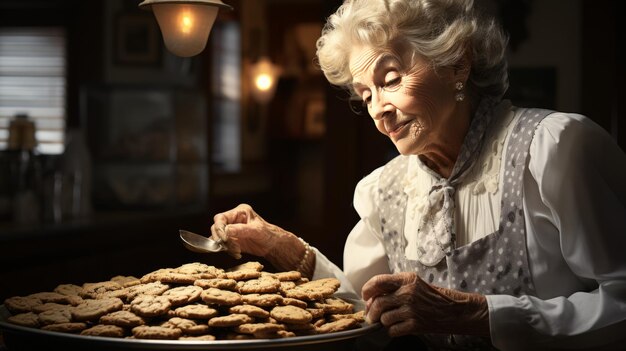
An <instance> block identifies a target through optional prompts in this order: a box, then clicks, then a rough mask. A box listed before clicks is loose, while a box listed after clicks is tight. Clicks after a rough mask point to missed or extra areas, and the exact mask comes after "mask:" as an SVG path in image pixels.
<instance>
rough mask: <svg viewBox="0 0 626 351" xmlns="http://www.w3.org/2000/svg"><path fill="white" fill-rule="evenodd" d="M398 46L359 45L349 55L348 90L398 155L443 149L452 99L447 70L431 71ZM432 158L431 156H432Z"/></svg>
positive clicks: (449, 127) (451, 82) (450, 130)
mask: <svg viewBox="0 0 626 351" xmlns="http://www.w3.org/2000/svg"><path fill="white" fill-rule="evenodd" d="M401 51H402V50H401V49H395V50H394V49H390V50H380V49H377V50H376V49H373V48H371V47H367V46H365V47H359V48H355V49H353V50H352V52H351V55H350V72H351V73H352V76H353V87H354V91H355V92H356V93H357V94H358V95H359V96H360V97H361V98H362V99H363V102H364V104H365V105H366V106H367V110H368V112H369V114H370V116H371V117H372V118H373V119H374V123H375V124H376V128H377V129H378V130H379V131H380V132H381V133H383V134H385V135H387V136H388V137H389V138H390V139H391V141H392V142H393V143H394V145H395V146H396V148H397V149H398V151H399V152H400V153H401V154H403V155H410V154H414V155H428V154H430V153H437V152H438V151H437V150H439V149H440V148H441V147H444V148H445V146H446V145H445V144H446V143H447V142H448V140H447V139H449V138H451V136H453V135H455V134H458V133H454V129H455V128H458V124H459V123H454V120H453V117H454V115H455V110H456V105H457V102H456V100H455V99H454V95H455V89H454V84H455V81H454V74H453V70H452V69H450V68H448V69H440V70H439V71H438V72H435V71H434V69H433V68H432V67H431V66H430V65H429V63H428V62H427V61H426V60H424V59H423V58H417V59H413V60H411V57H410V54H409V52H410V51H409V50H404V52H407V54H404V55H402V54H398V52H401ZM435 157H436V155H435Z"/></svg>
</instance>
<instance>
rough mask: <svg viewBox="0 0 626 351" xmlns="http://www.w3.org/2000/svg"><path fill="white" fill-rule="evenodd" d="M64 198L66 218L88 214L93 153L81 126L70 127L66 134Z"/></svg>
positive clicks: (63, 156) (62, 164)
mask: <svg viewBox="0 0 626 351" xmlns="http://www.w3.org/2000/svg"><path fill="white" fill-rule="evenodd" d="M60 164H61V165H60V167H61V174H62V178H63V182H62V199H61V212H62V214H63V218H64V219H76V218H82V217H85V216H88V215H90V214H91V212H92V204H91V167H92V165H91V155H90V153H89V149H88V148H87V143H86V141H85V136H84V133H83V131H82V129H80V128H73V129H68V130H67V131H66V134H65V151H64V152H63V155H62V156H61V162H60Z"/></svg>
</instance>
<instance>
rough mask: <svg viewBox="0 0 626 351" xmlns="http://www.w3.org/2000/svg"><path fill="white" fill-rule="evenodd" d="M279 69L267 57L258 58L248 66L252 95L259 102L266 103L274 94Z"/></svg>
mask: <svg viewBox="0 0 626 351" xmlns="http://www.w3.org/2000/svg"><path fill="white" fill-rule="evenodd" d="M279 75H280V69H279V68H278V66H276V65H274V64H273V63H272V62H271V61H270V60H269V59H268V58H267V57H262V58H260V59H259V60H258V61H257V62H256V63H254V64H252V66H251V67H250V76H251V78H252V83H253V84H252V97H253V98H254V99H255V100H256V101H257V102H260V103H267V102H268V101H269V100H271V99H272V97H273V96H274V92H275V90H276V82H277V80H278V76H279Z"/></svg>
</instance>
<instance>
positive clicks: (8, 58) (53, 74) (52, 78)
mask: <svg viewBox="0 0 626 351" xmlns="http://www.w3.org/2000/svg"><path fill="white" fill-rule="evenodd" d="M66 64H67V60H66V34H65V30H64V29H63V28H57V27H15V28H12V27H11V28H9V27H4V28H0V149H6V148H7V140H8V137H9V131H8V129H9V123H10V121H11V119H12V118H14V117H15V116H16V115H18V114H26V115H28V116H29V117H30V118H31V119H32V120H33V121H34V122H35V128H36V132H35V138H36V139H37V143H38V146H37V150H38V151H39V152H40V153H43V154H60V153H62V152H63V150H64V138H65V120H66V98H65V97H66V85H67V78H66Z"/></svg>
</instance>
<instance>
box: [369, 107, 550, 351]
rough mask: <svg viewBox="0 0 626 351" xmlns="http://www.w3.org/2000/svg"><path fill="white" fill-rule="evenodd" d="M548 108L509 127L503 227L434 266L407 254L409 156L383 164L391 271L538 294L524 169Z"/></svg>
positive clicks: (477, 343) (462, 342) (455, 345)
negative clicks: (405, 185) (530, 256)
mask: <svg viewBox="0 0 626 351" xmlns="http://www.w3.org/2000/svg"><path fill="white" fill-rule="evenodd" d="M550 113H552V111H549V110H542V109H524V110H523V111H522V114H521V116H520V117H519V119H518V121H517V123H515V125H514V126H513V128H512V129H511V131H510V132H509V141H508V143H507V147H506V153H505V158H504V159H503V162H505V166H504V172H503V173H502V174H501V175H500V177H501V179H500V183H501V184H502V201H501V206H502V208H501V215H500V225H499V229H498V230H497V231H496V232H494V233H491V234H489V235H487V236H485V237H483V238H481V239H479V240H477V241H474V242H472V243H470V244H468V245H465V246H462V247H456V245H454V247H453V249H452V250H449V251H448V252H447V253H446V254H445V259H442V260H441V261H440V262H439V263H438V264H436V265H434V266H426V265H424V264H422V263H420V262H419V261H417V260H409V259H407V258H406V256H405V253H404V252H405V248H406V245H407V243H406V239H405V236H404V219H405V215H406V203H407V196H406V194H405V193H404V189H403V182H402V179H403V177H404V176H405V174H406V172H407V166H408V157H406V156H398V157H396V158H395V159H393V160H392V161H390V162H389V163H388V164H387V165H386V166H385V167H384V169H383V171H382V173H381V176H380V179H379V183H378V194H379V214H380V221H381V232H382V235H383V238H384V245H385V250H386V252H387V257H388V262H389V268H390V270H391V271H392V272H394V273H397V272H417V273H418V274H419V276H420V277H421V278H422V279H424V280H425V281H427V282H428V283H431V284H433V285H437V286H441V287H446V288H451V289H456V290H460V291H465V292H477V293H481V294H509V295H513V296H520V295H535V290H534V287H533V282H532V279H531V276H530V274H529V264H528V255H527V252H526V234H525V233H526V232H525V221H524V211H523V203H522V200H523V197H522V194H523V175H524V170H525V169H526V163H527V158H528V150H529V147H530V141H531V140H532V138H533V136H534V131H535V129H536V126H537V125H538V124H539V122H540V121H541V120H542V119H543V118H544V117H545V116H547V115H548V114H550ZM425 339H427V340H428V342H429V343H430V344H431V345H432V346H435V347H440V348H444V349H458V350H472V349H479V350H484V349H491V348H492V347H491V346H490V345H489V342H488V341H487V340H483V339H481V338H476V337H467V336H460V335H428V336H425Z"/></svg>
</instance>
